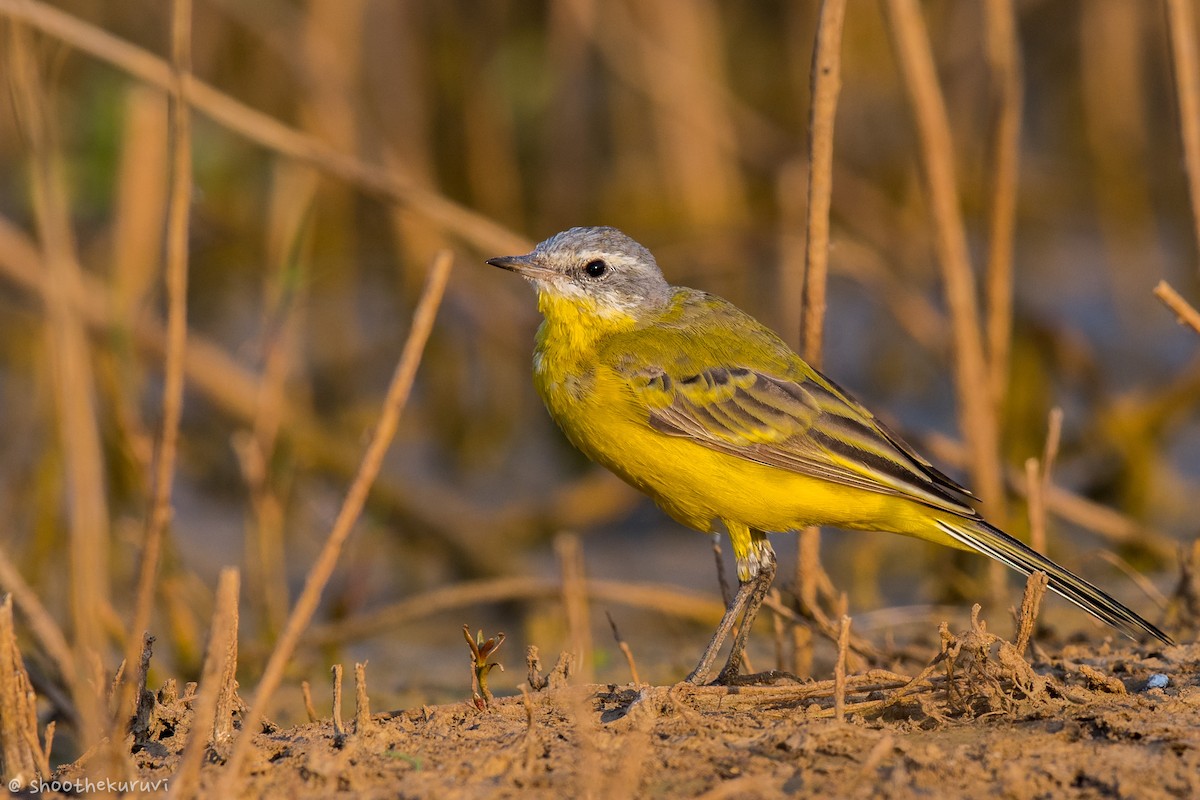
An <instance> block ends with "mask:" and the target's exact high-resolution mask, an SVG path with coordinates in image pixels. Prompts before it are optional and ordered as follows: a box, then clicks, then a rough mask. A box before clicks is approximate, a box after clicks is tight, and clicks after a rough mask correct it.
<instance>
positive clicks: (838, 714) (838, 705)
mask: <svg viewBox="0 0 1200 800" xmlns="http://www.w3.org/2000/svg"><path fill="white" fill-rule="evenodd" d="M849 646H850V617H848V616H846V615H845V614H843V615H842V619H841V621H840V622H839V624H838V640H837V663H836V664H834V667H833V715H834V718H835V719H837V721H838V722H845V721H846V653H847V650H848V648H849Z"/></svg>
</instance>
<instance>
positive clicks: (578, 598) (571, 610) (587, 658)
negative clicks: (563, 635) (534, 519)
mask: <svg viewBox="0 0 1200 800" xmlns="http://www.w3.org/2000/svg"><path fill="white" fill-rule="evenodd" d="M554 550H555V552H556V553H557V555H558V564H559V570H560V572H561V574H562V603H563V611H564V612H565V613H566V618H567V640H568V641H569V642H570V649H571V652H572V653H574V654H575V658H576V659H577V663H578V664H579V677H580V678H582V680H583V682H584V683H591V682H592V680H593V678H594V669H593V662H594V659H593V658H592V650H593V645H592V624H591V612H590V610H589V607H588V592H587V583H586V579H585V578H584V573H583V548H582V547H581V546H580V544H579V537H578V536H576V535H575V534H573V533H562V534H559V535H558V537H557V538H555V540H554Z"/></svg>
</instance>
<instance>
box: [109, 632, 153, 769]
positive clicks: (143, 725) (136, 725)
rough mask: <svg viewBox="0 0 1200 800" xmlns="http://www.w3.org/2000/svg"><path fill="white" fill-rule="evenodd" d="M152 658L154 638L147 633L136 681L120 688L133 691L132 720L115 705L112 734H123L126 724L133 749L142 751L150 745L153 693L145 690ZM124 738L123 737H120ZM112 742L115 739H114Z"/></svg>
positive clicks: (144, 635) (126, 683) (120, 705)
mask: <svg viewBox="0 0 1200 800" xmlns="http://www.w3.org/2000/svg"><path fill="white" fill-rule="evenodd" d="M153 657H154V637H153V636H151V635H150V633H149V632H147V633H145V634H143V635H142V654H141V658H139V659H138V671H137V681H136V682H134V683H131V682H129V681H124V682H122V683H121V684H120V685H121V686H123V687H124V686H129V687H132V688H133V689H134V691H135V695H134V709H133V720H132V721H129V719H128V717H127V716H126V715H124V714H122V713H121V708H122V707H123V706H122V704H120V703H117V704H116V708H117V713H116V715H115V718H114V723H115V724H114V728H113V730H114V732H117V733H124V731H122V730H121V728H122V727H123V726H125V725H127V724H128V726H129V733H130V734H132V738H133V749H138V750H140V749H142V748H144V747H146V745H148V744H149V743H150V726H151V724H152V722H153V720H152V715H153V714H154V693H153V692H151V691H150V690H149V689H147V688H146V681H147V679H148V678H149V676H150V659H151V658H153ZM122 738H124V737H122ZM114 741H116V739H115V738H114Z"/></svg>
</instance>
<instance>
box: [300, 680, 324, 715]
mask: <svg viewBox="0 0 1200 800" xmlns="http://www.w3.org/2000/svg"><path fill="white" fill-rule="evenodd" d="M300 696H301V697H303V698H304V713H305V714H307V715H308V721H309V722H316V721H317V720H319V719H320V717H319V716H317V707H316V706H314V705H313V701H312V687H311V686H309V685H308V681H300Z"/></svg>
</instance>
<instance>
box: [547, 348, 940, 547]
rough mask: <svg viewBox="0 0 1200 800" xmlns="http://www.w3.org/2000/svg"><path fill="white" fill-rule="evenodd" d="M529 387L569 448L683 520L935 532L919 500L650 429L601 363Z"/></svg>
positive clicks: (705, 525) (695, 524)
mask: <svg viewBox="0 0 1200 800" xmlns="http://www.w3.org/2000/svg"><path fill="white" fill-rule="evenodd" d="M538 386H539V389H540V390H541V393H542V396H543V399H544V400H545V401H546V406H547V408H548V409H549V411H550V414H551V416H553V417H554V419H555V420H556V421H557V422H558V424H559V426H560V427H561V428H562V429H563V431H564V432H565V433H566V435H567V437H568V438H569V439H570V440H571V442H572V443H573V444H574V445H575V446H576V447H578V448H579V449H580V450H581V451H583V452H584V453H585V454H586V455H587V456H588V457H589V458H591V459H592V460H594V461H596V462H598V463H600V464H602V465H604V466H605V467H607V468H608V469H610V470H612V471H613V472H614V473H616V474H617V475H619V476H620V477H621V478H623V479H624V480H625V481H627V482H628V483H630V484H631V485H633V486H634V487H636V488H638V489H640V490H641V491H643V492H645V493H646V494H648V495H649V496H650V497H652V498H653V499H654V500H655V501H656V502H657V503H658V504H659V505H660V506H661V507H662V508H663V509H664V510H665V511H666V512H667V513H668V514H670V515H671V516H672V517H674V518H675V519H677V520H678V521H680V522H681V523H683V524H685V525H687V526H689V527H692V528H695V529H697V530H700V531H709V530H712V529H713V526H714V524H715V522H716V520H717V519H721V520H724V521H726V522H735V523H740V524H742V525H746V526H748V527H750V528H754V529H757V530H761V531H788V530H794V529H797V528H802V527H804V526H806V525H834V526H838V527H843V528H855V529H866V530H882V531H891V532H895V533H905V534H909V535H914V536H920V537H922V538H938V539H939V540H940V538H941V537H937V536H936V534H935V533H934V531H931V530H930V527H931V525H930V523H931V519H932V511H931V509H929V508H928V507H926V506H923V505H921V504H919V503H915V502H913V501H911V500H907V499H904V498H900V497H895V496H892V495H887V494H883V493H879V492H869V491H864V490H861V489H855V488H851V487H847V486H843V485H840V484H835V483H831V482H830V481H826V480H822V479H819V478H811V477H808V476H804V475H800V474H797V473H794V472H789V471H786V470H783V469H779V468H777V467H770V466H766V465H763V464H759V463H757V462H754V461H749V460H746V459H742V458H738V457H736V456H731V455H726V454H724V453H719V452H717V451H715V450H711V449H709V448H707V447H705V446H703V445H701V444H698V443H696V442H694V441H692V440H690V439H687V438H685V437H680V436H669V435H666V434H663V433H660V432H658V431H656V430H654V429H653V428H651V427H650V425H649V423H648V420H647V419H646V412H645V409H643V408H640V407H638V406H636V405H635V404H634V403H633V402H632V401H631V400H630V399H629V398H628V397H627V396H626V395H625V393H624V391H623V389H624V386H625V382H624V380H623V379H621V378H619V377H618V376H616V375H614V374H612V373H611V372H607V371H606V370H604V369H603V368H601V369H599V370H596V371H595V372H593V373H592V374H590V375H589V376H588V377H587V378H586V380H579V379H576V378H572V379H570V380H563V379H560V380H557V381H556V380H552V379H550V378H549V377H547V376H539V381H538ZM931 534H934V535H933V536H932V537H931Z"/></svg>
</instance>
